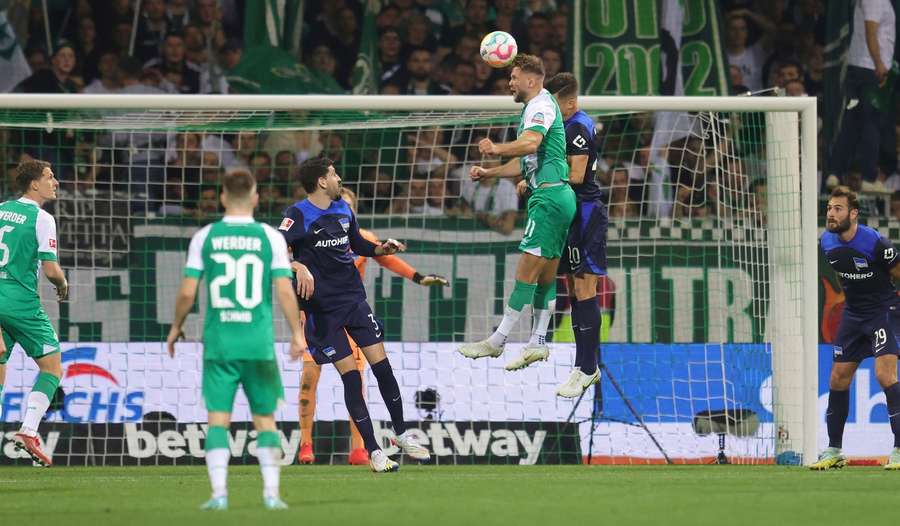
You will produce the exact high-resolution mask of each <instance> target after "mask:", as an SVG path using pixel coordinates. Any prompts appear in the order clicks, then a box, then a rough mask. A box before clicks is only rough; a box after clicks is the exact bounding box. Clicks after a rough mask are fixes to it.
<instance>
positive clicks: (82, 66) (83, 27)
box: [75, 17, 103, 84]
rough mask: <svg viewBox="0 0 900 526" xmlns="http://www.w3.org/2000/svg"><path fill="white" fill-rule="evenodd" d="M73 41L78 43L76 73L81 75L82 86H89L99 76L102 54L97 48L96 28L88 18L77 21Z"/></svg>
mask: <svg viewBox="0 0 900 526" xmlns="http://www.w3.org/2000/svg"><path fill="white" fill-rule="evenodd" d="M75 41H76V42H77V43H78V56H79V57H80V60H79V63H78V64H76V66H75V67H76V71H78V72H79V74H80V75H81V79H82V82H84V84H90V83H91V82H93V81H94V79H96V78H97V77H98V76H99V69H98V68H99V62H100V56H101V55H102V54H103V53H102V52H101V50H100V48H99V47H97V28H96V27H95V26H94V20H93V19H92V18H90V17H84V18H81V19H80V20H79V21H78V34H77V35H76V38H75Z"/></svg>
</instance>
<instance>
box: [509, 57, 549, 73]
mask: <svg viewBox="0 0 900 526" xmlns="http://www.w3.org/2000/svg"><path fill="white" fill-rule="evenodd" d="M511 67H514V68H519V69H521V70H522V71H524V72H525V73H534V74H535V75H540V76H542V77H543V76H544V61H543V60H541V58H540V57H536V56H534V55H529V54H528V53H520V54H518V55H516V58H515V59H513V62H512V66H511Z"/></svg>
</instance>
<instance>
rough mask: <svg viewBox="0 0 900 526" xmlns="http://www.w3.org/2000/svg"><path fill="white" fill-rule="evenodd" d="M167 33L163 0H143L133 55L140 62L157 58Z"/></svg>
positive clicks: (167, 26) (167, 21) (167, 22)
mask: <svg viewBox="0 0 900 526" xmlns="http://www.w3.org/2000/svg"><path fill="white" fill-rule="evenodd" d="M168 33H169V20H168V19H167V18H166V3H165V2H164V1H163V0H143V1H142V2H141V17H140V19H139V20H138V27H137V35H136V37H135V42H134V56H136V57H137V58H138V59H140V60H141V61H142V62H149V61H151V60H153V59H155V58H159V50H160V47H161V46H162V44H163V40H165V38H166V35H167V34H168Z"/></svg>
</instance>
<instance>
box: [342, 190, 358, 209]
mask: <svg viewBox="0 0 900 526" xmlns="http://www.w3.org/2000/svg"><path fill="white" fill-rule="evenodd" d="M341 199H343V200H344V202H345V203H347V204H348V205H350V210H353V213H354V214H355V213H356V203H357V199H356V192H354V191H353V190H351V189H349V188H347V187H346V186H345V187H343V188H341Z"/></svg>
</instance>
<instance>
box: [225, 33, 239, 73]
mask: <svg viewBox="0 0 900 526" xmlns="http://www.w3.org/2000/svg"><path fill="white" fill-rule="evenodd" d="M221 55H222V69H223V70H225V71H231V70H233V69H234V68H236V67H237V65H238V64H240V63H241V57H242V56H243V55H244V46H243V44H242V42H241V41H240V40H238V39H236V38H229V39H228V40H226V41H225V45H224V46H222V49H221Z"/></svg>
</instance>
